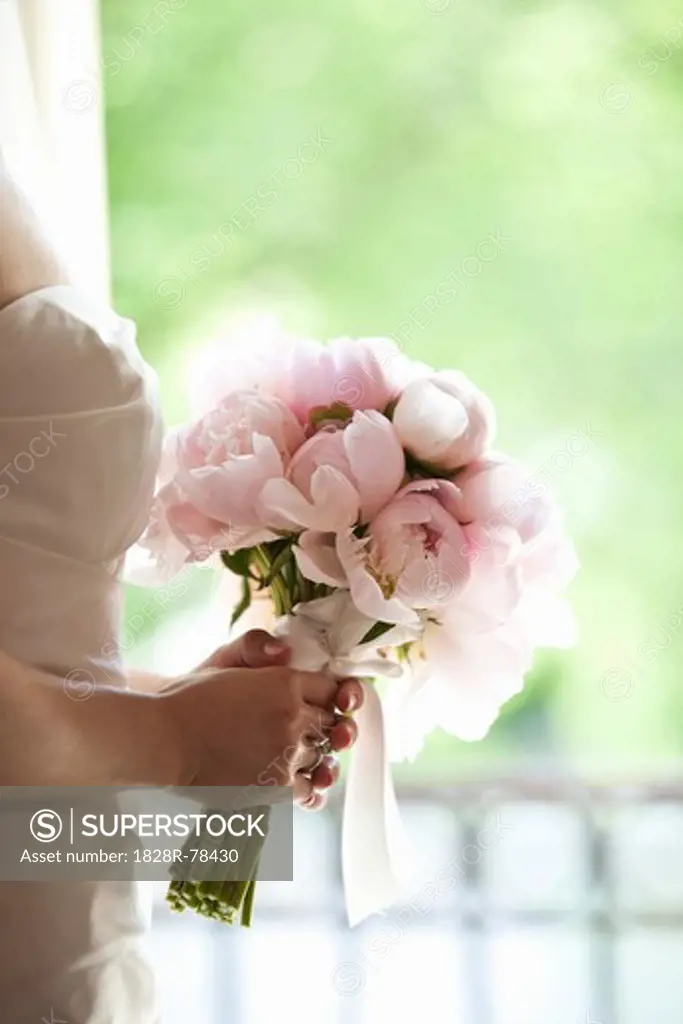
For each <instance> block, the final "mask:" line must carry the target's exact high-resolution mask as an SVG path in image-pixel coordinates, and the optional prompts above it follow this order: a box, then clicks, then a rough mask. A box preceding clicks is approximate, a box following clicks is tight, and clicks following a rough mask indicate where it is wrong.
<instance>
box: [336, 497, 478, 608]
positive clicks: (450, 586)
mask: <svg viewBox="0 0 683 1024" xmlns="http://www.w3.org/2000/svg"><path fill="white" fill-rule="evenodd" d="M456 497H457V489H456V487H455V486H454V485H453V484H451V483H449V482H447V481H445V480H417V481H414V482H413V483H410V484H408V485H407V486H406V487H404V488H403V489H402V490H401V491H399V492H398V494H397V495H396V496H395V497H394V498H393V499H392V500H391V501H390V502H389V504H388V505H386V506H385V508H384V509H383V510H382V511H381V512H380V513H379V515H377V516H376V517H375V518H374V519H373V520H372V522H371V523H370V527H369V530H368V533H367V535H366V536H364V537H361V538H358V537H356V536H354V534H353V533H351V532H349V531H347V532H346V533H342V534H340V536H339V537H338V540H337V551H338V556H339V560H340V563H341V565H342V567H343V569H344V571H345V573H346V576H347V578H348V585H349V587H350V589H351V595H352V597H353V599H354V601H355V603H356V605H357V606H358V608H360V610H361V611H362V612H364V614H366V615H368V616H369V617H370V618H375V619H378V620H380V621H383V622H397V623H398V622H401V623H407V622H411V621H414V620H415V618H416V614H415V612H416V609H431V608H435V607H439V606H440V605H442V604H444V603H446V602H450V601H452V600H453V599H454V598H455V596H456V595H457V594H458V592H459V591H460V590H461V589H462V588H463V587H464V586H465V584H466V583H467V581H468V579H469V577H470V565H469V555H468V543H467V536H466V534H465V533H464V531H463V529H462V527H461V526H460V524H459V523H458V520H457V518H456V517H455V515H454V508H455V504H454V503H455V500H456Z"/></svg>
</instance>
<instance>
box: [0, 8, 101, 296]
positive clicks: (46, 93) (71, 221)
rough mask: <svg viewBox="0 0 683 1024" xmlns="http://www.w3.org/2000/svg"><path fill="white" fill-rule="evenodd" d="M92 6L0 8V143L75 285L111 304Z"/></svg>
mask: <svg viewBox="0 0 683 1024" xmlns="http://www.w3.org/2000/svg"><path fill="white" fill-rule="evenodd" d="M100 67H101V46H100V25H99V3H98V0H0V141H1V142H2V148H3V152H4V154H5V157H6V159H7V161H8V163H9V165H10V168H11V169H12V170H13V171H14V173H15V174H16V176H17V179H18V180H19V182H20V184H21V185H22V186H23V187H24V188H25V189H26V190H27V191H28V192H29V194H30V195H31V198H32V200H33V202H34V204H35V205H36V207H37V209H38V211H39V214H40V216H41V218H43V219H44V221H45V222H46V224H47V225H48V227H49V230H50V232H51V234H52V235H53V237H54V238H55V240H56V242H57V244H58V245H59V247H60V249H61V250H62V251H63V253H64V256H65V258H66V259H67V261H68V263H69V266H70V268H71V271H72V274H73V276H74V278H75V280H76V281H77V282H78V283H79V284H80V285H82V286H83V287H84V288H87V289H88V290H89V291H91V292H93V293H94V294H96V295H98V296H100V297H101V298H104V299H108V298H109V292H110V273H109V233H108V216H107V206H108V204H107V189H106V170H105V141H104V139H105V137H104V112H103V102H102V75H101V73H100Z"/></svg>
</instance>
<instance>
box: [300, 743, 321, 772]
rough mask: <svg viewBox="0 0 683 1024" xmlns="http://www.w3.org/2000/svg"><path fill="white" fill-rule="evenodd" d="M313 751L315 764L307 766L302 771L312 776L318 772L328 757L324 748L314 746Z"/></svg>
mask: <svg viewBox="0 0 683 1024" xmlns="http://www.w3.org/2000/svg"><path fill="white" fill-rule="evenodd" d="M313 751H314V752H315V761H314V762H313V764H311V765H306V767H305V768H303V769H302V772H303V774H304V775H312V774H313V772H315V771H317V769H318V768H319V767H320V765H321V764H322V763H323V761H324V760H325V758H326V756H327V755H326V753H325V751H324V750H323V748H322V746H317V745H316V746H314V747H313Z"/></svg>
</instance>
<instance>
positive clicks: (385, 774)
mask: <svg viewBox="0 0 683 1024" xmlns="http://www.w3.org/2000/svg"><path fill="white" fill-rule="evenodd" d="M363 690H364V691H365V701H364V703H363V707H362V708H361V709H360V710H359V711H357V712H356V714H355V718H356V721H357V723H358V740H357V741H356V745H355V748H354V752H353V755H352V757H351V763H350V765H349V770H348V774H347V781H346V797H345V803H344V819H343V826H342V873H343V877H344V893H345V899H346V913H347V916H348V920H349V924H350V925H351V927H353V926H354V925H357V924H359V923H360V922H361V921H363V920H365V918H366V917H369V916H370V915H371V914H374V913H377V912H379V911H382V910H386V909H388V908H389V907H390V906H392V904H394V903H396V902H397V901H399V900H401V898H403V897H404V896H405V894H406V889H407V886H408V882H409V880H410V878H411V876H412V875H413V874H414V864H415V860H414V857H413V855H412V852H411V849H410V844H409V842H408V838H407V836H406V833H405V830H404V827H403V823H402V821H401V817H400V814H399V810H398V803H397V801H396V794H395V792H394V787H393V782H392V778H391V771H390V766H389V758H388V756H387V743H386V737H385V732H384V716H383V714H382V705H381V702H380V699H379V695H378V693H377V691H376V690H375V688H374V686H371V685H369V684H367V683H363Z"/></svg>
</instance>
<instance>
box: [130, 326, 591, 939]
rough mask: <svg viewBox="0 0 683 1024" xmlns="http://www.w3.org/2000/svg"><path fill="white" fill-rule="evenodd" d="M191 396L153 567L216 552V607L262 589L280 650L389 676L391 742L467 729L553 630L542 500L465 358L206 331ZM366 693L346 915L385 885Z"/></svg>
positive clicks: (410, 751)
mask: <svg viewBox="0 0 683 1024" xmlns="http://www.w3.org/2000/svg"><path fill="white" fill-rule="evenodd" d="M195 404H196V405H197V418H196V419H195V420H194V421H193V422H192V423H191V424H189V425H188V426H184V427H181V428H180V429H178V430H176V431H174V432H173V433H172V434H171V435H170V436H169V438H168V440H167V444H166V451H165V457H164V460H163V465H162V469H161V474H160V479H159V488H158V492H157V495H156V499H155V503H154V508H153V511H152V517H151V521H150V524H149V527H148V529H147V531H146V533H145V535H144V537H143V538H142V541H141V547H142V548H143V549H144V551H145V552H146V553H147V555H148V556H149V557H150V559H151V561H152V565H153V569H154V574H155V575H154V578H155V579H159V578H160V577H161V578H169V577H170V576H173V575H174V574H175V573H177V572H179V571H180V570H181V569H182V568H183V566H184V565H186V564H187V563H189V562H196V561H202V560H204V559H206V558H208V557H211V556H212V555H214V554H216V552H219V553H220V557H221V559H222V561H223V564H224V565H225V566H226V567H227V568H228V569H229V570H230V571H231V572H233V573H235V574H236V575H237V576H239V577H240V578H241V581H242V598H241V601H240V602H239V604H238V606H237V607H236V609H235V613H234V615H233V621H235V620H236V619H237V618H239V616H240V615H241V614H242V613H243V612H244V611H246V609H247V608H248V607H249V604H250V602H251V600H252V597H253V594H254V592H255V591H258V590H262V591H266V592H267V593H268V594H269V595H270V598H271V600H272V603H273V610H274V613H275V616H276V619H277V622H276V632H277V633H279V634H280V635H282V636H283V637H286V638H287V642H288V643H289V644H290V646H291V648H292V651H293V659H292V660H293V664H294V665H295V667H298V668H302V669H307V670H316V671H317V670H322V669H326V670H327V671H329V672H331V673H332V674H334V675H335V676H338V677H340V678H341V677H343V676H350V675H356V676H358V677H359V678H364V679H367V678H373V677H390V678H392V679H394V681H393V682H392V683H391V684H390V687H389V692H388V700H387V706H388V709H389V715H390V721H389V726H390V741H391V745H392V747H393V750H394V751H395V752H396V753H397V754H398V755H399V756H406V755H411V756H413V755H415V753H417V751H418V750H419V749H420V747H421V745H422V742H423V740H424V738H425V736H426V734H427V733H428V732H429V731H430V730H431V729H432V728H434V727H435V726H436V725H440V726H441V727H442V728H445V729H447V730H449V731H450V732H452V733H454V734H455V735H457V736H460V737H462V738H464V739H478V738H481V737H482V736H484V735H485V733H486V731H487V730H488V728H489V726H490V725H491V723H492V722H493V721H494V719H495V718H496V716H497V715H498V713H499V710H500V708H501V706H502V705H503V704H504V703H505V701H507V700H508V699H509V698H510V697H511V696H512V695H513V694H515V693H517V692H519V691H520V689H521V688H522V685H523V680H524V675H525V673H526V672H527V671H528V669H529V668H530V666H531V663H532V657H533V652H534V649H535V647H536V646H538V645H540V644H562V643H565V642H567V640H568V639H570V635H571V620H570V617H569V616H568V613H567V610H566V608H565V606H564V604H563V602H562V601H561V599H560V598H559V593H560V591H561V590H562V589H563V588H564V586H565V585H566V584H567V583H568V581H569V580H570V579H571V577H572V575H573V573H574V571H575V567H576V562H575V557H574V553H573V549H572V547H571V545H570V543H569V541H568V539H567V537H566V535H565V532H564V530H563V527H562V523H561V519H560V516H559V512H558V510H557V508H556V507H555V505H554V503H553V501H552V500H551V498H550V496H549V495H548V494H547V493H546V492H545V490H544V488H542V487H540V486H539V485H538V483H536V482H534V481H533V480H532V478H531V477H530V476H529V474H528V473H527V472H526V471H525V470H524V469H523V468H522V467H521V466H520V465H519V464H518V463H517V462H515V461H514V460H513V459H511V458H510V457H508V456H506V455H504V454H501V453H499V452H495V451H494V450H493V448H492V445H493V440H494V435H495V416H494V410H493V407H492V405H491V403H490V401H489V400H488V399H487V398H486V397H485V396H484V395H483V394H482V393H481V392H480V391H479V390H478V389H477V388H476V387H475V386H474V385H473V384H472V383H471V381H469V380H468V379H467V378H466V377H465V376H464V375H463V374H461V373H459V372H456V371H451V370H447V371H441V372H436V371H434V370H432V369H431V368H429V367H426V366H424V365H422V364H416V363H413V362H411V361H410V360H408V359H407V358H406V357H405V356H404V355H402V354H401V353H400V352H399V351H398V350H397V349H396V348H395V347H394V346H393V344H392V343H390V342H388V341H385V340H381V339H372V340H360V341H351V340H348V339H342V340H338V341H334V342H332V343H331V344H330V345H328V346H326V347H324V346H321V345H318V344H316V343H314V342H304V341H298V340H291V339H287V338H278V339H277V341H276V342H275V343H274V344H272V345H271V346H264V347H262V348H260V349H259V348H258V347H257V348H252V349H251V350H250V351H249V352H248V353H247V354H246V358H245V355H244V354H243V353H241V352H240V353H238V352H235V351H234V350H233V349H228V348H224V349H222V350H218V353H217V358H216V359H215V360H214V361H213V362H212V363H211V365H210V367H208V368H205V371H204V373H203V374H200V375H199V377H198V388H197V394H196V399H195ZM366 698H367V699H366V705H365V707H364V709H363V717H361V718H359V744H358V750H357V752H356V756H355V762H354V765H352V770H351V777H350V779H349V783H348V785H347V809H346V817H345V824H344V830H345V835H344V869H345V881H346V886H347V907H348V909H349V915H350V917H351V919H352V920H359V919H361V918H362V917H364V916H366V915H367V913H369V912H371V911H372V910H373V909H378V908H379V907H381V906H384V905H386V904H387V902H390V901H391V899H392V898H393V897H394V895H395V894H396V887H395V885H394V884H393V879H392V878H391V877H390V876H392V873H395V871H394V865H393V860H394V857H393V854H394V849H393V847H394V846H395V842H394V840H393V839H392V838H391V836H390V831H391V828H392V822H393V821H394V819H395V808H394V805H393V793H392V792H391V787H390V783H389V781H388V772H387V765H386V748H385V741H384V726H383V720H382V713H381V708H380V705H379V701H378V699H377V696H376V694H375V692H374V690H373V689H372V688H370V687H368V688H367V690H366ZM361 764H362V765H363V778H364V787H363V789H362V790H361V788H360V787H359V785H358V778H357V775H356V777H355V779H354V770H355V771H359V770H360V768H359V766H360V765H361ZM373 858H374V868H373ZM256 859H257V858H256ZM383 880H387V884H386V885H385V884H383ZM247 881H248V880H247ZM211 884H212V883H203V886H204V888H206V886H207V885H211ZM217 884H218V883H217ZM240 899H242V900H245V901H246V902H247V903H248V905H249V906H250V905H251V900H252V899H253V885H252V886H251V887H247V888H246V889H245V891H244V892H242V893H241V896H240ZM236 909H237V908H236Z"/></svg>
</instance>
